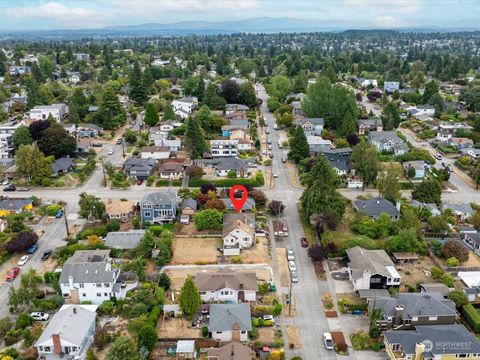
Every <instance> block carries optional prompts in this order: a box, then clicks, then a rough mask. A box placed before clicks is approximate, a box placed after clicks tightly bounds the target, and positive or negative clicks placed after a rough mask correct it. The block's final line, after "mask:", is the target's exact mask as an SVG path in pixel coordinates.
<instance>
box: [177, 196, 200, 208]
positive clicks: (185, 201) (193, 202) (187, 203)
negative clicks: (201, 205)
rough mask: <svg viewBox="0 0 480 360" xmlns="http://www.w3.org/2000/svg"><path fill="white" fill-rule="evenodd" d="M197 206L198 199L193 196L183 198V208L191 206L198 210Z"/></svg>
mask: <svg viewBox="0 0 480 360" xmlns="http://www.w3.org/2000/svg"><path fill="white" fill-rule="evenodd" d="M197 206H198V204H197V200H195V199H192V198H186V199H183V201H182V205H181V206H180V208H181V209H182V210H183V209H185V208H187V207H189V208H192V209H193V210H197Z"/></svg>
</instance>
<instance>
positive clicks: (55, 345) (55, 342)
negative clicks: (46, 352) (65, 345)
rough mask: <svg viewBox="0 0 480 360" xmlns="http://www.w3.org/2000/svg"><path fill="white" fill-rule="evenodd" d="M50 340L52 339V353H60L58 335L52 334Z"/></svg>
mask: <svg viewBox="0 0 480 360" xmlns="http://www.w3.org/2000/svg"><path fill="white" fill-rule="evenodd" d="M52 341H53V353H54V354H60V353H61V352H62V343H61V341H60V335H59V334H52Z"/></svg>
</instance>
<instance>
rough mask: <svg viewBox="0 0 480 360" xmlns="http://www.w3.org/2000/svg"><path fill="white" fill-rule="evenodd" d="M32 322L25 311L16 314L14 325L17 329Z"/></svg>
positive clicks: (23, 327)
mask: <svg viewBox="0 0 480 360" xmlns="http://www.w3.org/2000/svg"><path fill="white" fill-rule="evenodd" d="M32 324H33V318H32V317H31V316H30V315H28V314H26V313H21V314H20V315H18V318H17V320H16V327H17V329H20V330H22V329H25V328H26V327H27V326H30V325H32Z"/></svg>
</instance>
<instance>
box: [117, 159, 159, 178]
mask: <svg viewBox="0 0 480 360" xmlns="http://www.w3.org/2000/svg"><path fill="white" fill-rule="evenodd" d="M123 170H124V171H125V174H127V176H131V177H134V178H136V179H137V180H145V179H146V178H147V177H149V176H150V175H152V174H153V171H154V170H155V159H139V158H136V157H132V158H129V159H127V160H126V161H125V162H124V163H123Z"/></svg>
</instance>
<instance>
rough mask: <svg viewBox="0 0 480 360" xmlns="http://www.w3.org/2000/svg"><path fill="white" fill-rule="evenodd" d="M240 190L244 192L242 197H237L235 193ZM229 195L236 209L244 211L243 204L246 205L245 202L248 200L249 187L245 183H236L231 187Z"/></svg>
mask: <svg viewBox="0 0 480 360" xmlns="http://www.w3.org/2000/svg"><path fill="white" fill-rule="evenodd" d="M238 190H240V191H241V192H242V197H241V198H240V199H239V198H236V197H235V193H236V192H237V191H238ZM228 196H229V197H230V200H232V204H233V207H234V208H235V210H237V212H240V211H242V208H243V205H245V202H246V201H247V197H248V191H247V188H246V187H245V186H243V185H235V186H232V187H231V188H230V192H229V193H228Z"/></svg>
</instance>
